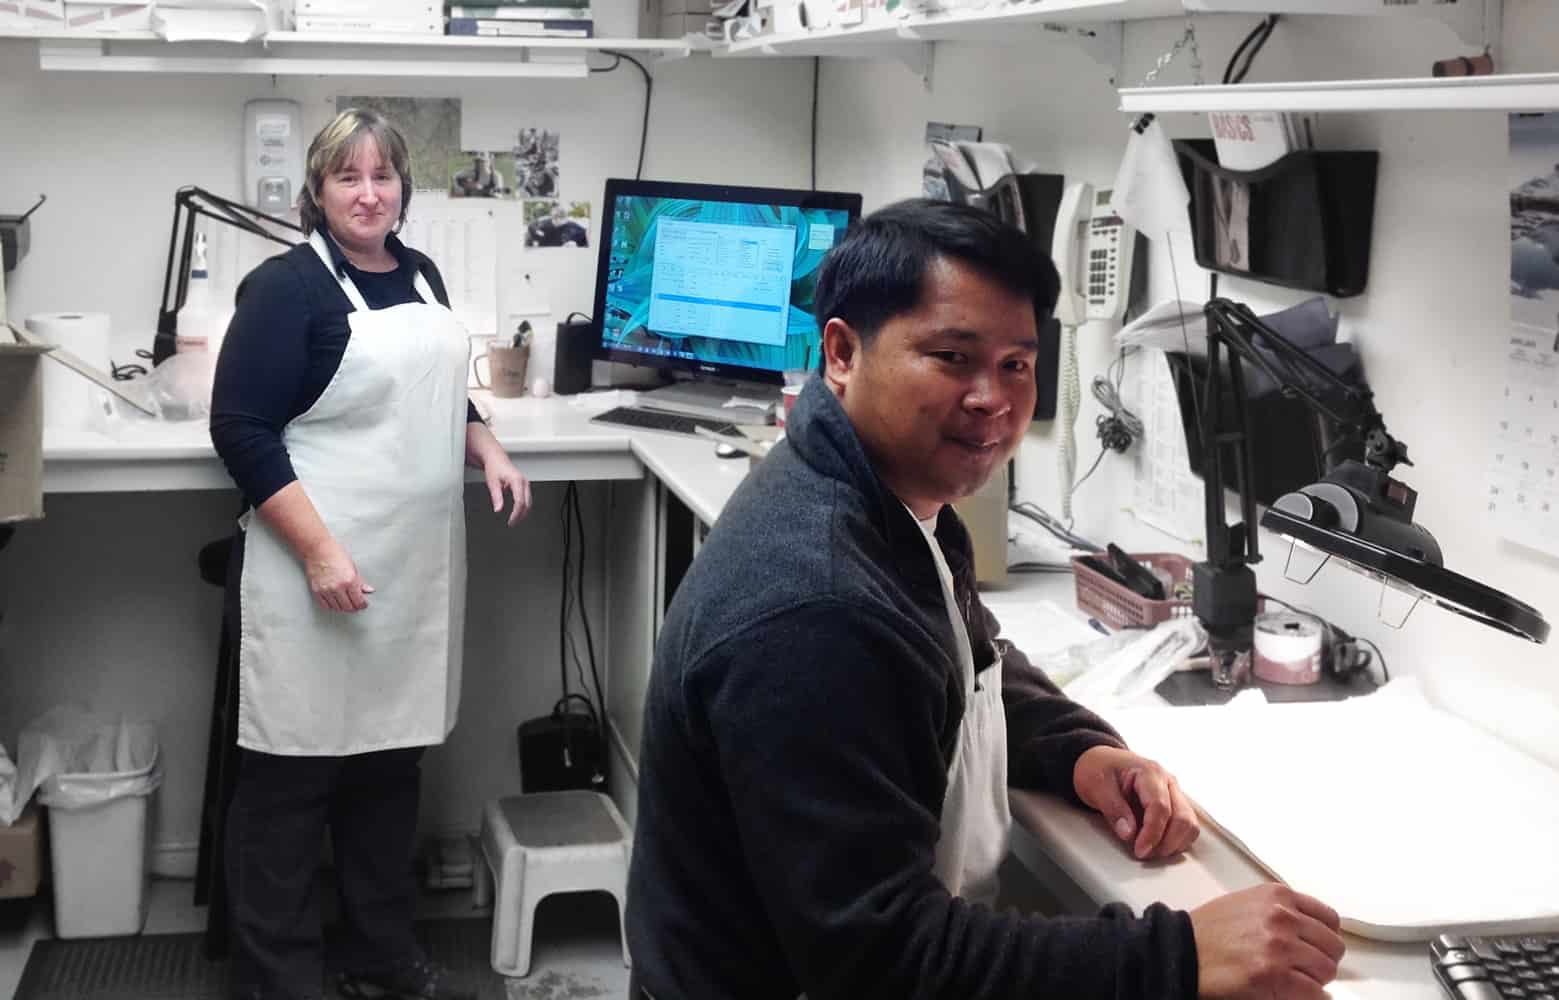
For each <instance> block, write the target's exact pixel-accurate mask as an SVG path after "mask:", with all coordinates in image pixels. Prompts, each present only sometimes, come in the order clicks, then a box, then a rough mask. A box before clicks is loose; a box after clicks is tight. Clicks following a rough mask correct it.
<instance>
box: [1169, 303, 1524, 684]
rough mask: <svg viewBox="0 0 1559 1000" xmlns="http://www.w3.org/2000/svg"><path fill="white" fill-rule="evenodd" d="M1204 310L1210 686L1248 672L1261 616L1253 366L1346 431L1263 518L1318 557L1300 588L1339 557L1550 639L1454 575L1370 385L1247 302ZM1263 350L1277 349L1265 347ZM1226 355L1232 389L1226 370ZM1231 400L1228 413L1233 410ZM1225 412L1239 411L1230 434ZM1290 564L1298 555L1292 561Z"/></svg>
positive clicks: (1506, 598) (1517, 609) (1489, 621)
mask: <svg viewBox="0 0 1559 1000" xmlns="http://www.w3.org/2000/svg"><path fill="white" fill-rule="evenodd" d="M1205 312H1206V314H1207V374H1206V377H1205V379H1204V382H1203V385H1204V389H1203V395H1202V399H1201V434H1202V445H1203V455H1204V467H1203V480H1204V486H1205V500H1206V518H1207V520H1206V527H1207V560H1206V561H1205V562H1200V563H1197V564H1196V565H1195V566H1194V567H1193V569H1192V582H1193V587H1194V593H1193V595H1192V610H1193V612H1194V613H1195V615H1196V617H1197V618H1198V620H1200V621H1201V623H1202V625H1203V626H1204V627H1205V628H1206V629H1207V633H1208V648H1209V654H1210V660H1211V664H1212V671H1213V682H1214V684H1216V685H1218V686H1220V687H1232V686H1234V685H1235V684H1238V683H1239V681H1240V679H1241V678H1242V677H1243V676H1244V675H1245V673H1246V671H1247V669H1248V666H1249V663H1250V654H1251V642H1252V631H1253V628H1254V622H1255V617H1256V609H1257V604H1256V600H1257V598H1256V575H1255V573H1254V572H1252V571H1251V568H1250V567H1251V565H1252V564H1254V563H1257V562H1260V561H1261V554H1260V550H1259V548H1258V542H1257V531H1256V523H1257V521H1256V501H1255V499H1254V496H1253V492H1252V490H1251V489H1250V488H1249V485H1250V470H1251V468H1252V440H1251V434H1250V421H1249V416H1248V399H1247V395H1246V388H1245V382H1244V378H1243V374H1242V368H1243V365H1244V364H1246V363H1249V364H1252V365H1254V366H1256V367H1257V368H1259V369H1260V370H1261V371H1262V372H1263V373H1265V374H1266V375H1267V377H1269V378H1271V379H1272V380H1273V381H1274V382H1275V383H1277V385H1278V386H1279V388H1280V391H1281V392H1282V393H1283V394H1284V395H1285V396H1287V397H1289V398H1293V399H1299V400H1301V401H1303V402H1304V403H1305V404H1306V405H1307V406H1308V407H1309V408H1310V409H1311V410H1313V411H1315V412H1316V413H1318V414H1320V415H1321V416H1323V417H1325V418H1327V420H1328V421H1330V422H1331V424H1332V425H1333V426H1334V427H1336V428H1337V429H1339V430H1340V432H1341V437H1339V438H1337V439H1336V440H1334V441H1332V442H1331V443H1329V444H1328V445H1327V447H1326V455H1327V464H1328V471H1327V473H1326V475H1325V476H1323V477H1322V478H1321V480H1320V481H1319V482H1316V483H1312V484H1311V485H1309V486H1305V487H1302V488H1301V489H1299V490H1297V491H1296V492H1293V493H1289V494H1286V495H1284V496H1282V497H1279V498H1278V500H1277V501H1276V502H1275V503H1273V504H1272V505H1271V506H1269V507H1268V508H1267V511H1266V513H1264V514H1263V515H1262V516H1261V521H1260V524H1261V526H1262V527H1263V528H1266V529H1268V530H1269V531H1273V532H1276V533H1277V534H1279V535H1283V536H1286V537H1287V538H1289V539H1290V540H1291V542H1292V543H1293V545H1294V546H1295V547H1300V546H1302V547H1305V548H1308V549H1310V550H1313V551H1314V552H1316V553H1319V555H1320V556H1321V557H1322V560H1321V562H1320V563H1319V564H1318V565H1317V566H1316V568H1315V570H1314V571H1313V572H1311V573H1310V574H1309V576H1308V577H1306V578H1304V579H1303V580H1301V581H1300V582H1303V583H1308V582H1310V580H1311V579H1314V577H1315V574H1316V573H1318V572H1320V569H1321V568H1322V567H1323V566H1325V565H1326V562H1327V561H1330V560H1331V559H1333V558H1335V559H1338V560H1340V561H1341V562H1342V563H1343V564H1344V565H1346V566H1347V567H1348V568H1350V569H1353V570H1355V571H1357V572H1360V573H1363V574H1364V575H1366V576H1368V577H1371V578H1373V579H1376V580H1379V581H1380V582H1381V584H1382V586H1387V585H1389V586H1392V587H1394V588H1396V589H1399V590H1402V591H1405V592H1407V593H1408V594H1409V595H1410V596H1412V597H1413V598H1414V603H1413V607H1416V606H1417V603H1418V602H1419V601H1429V602H1430V603H1433V604H1437V605H1439V606H1440V607H1442V608H1445V609H1447V610H1450V611H1454V612H1456V613H1457V614H1460V615H1464V616H1466V617H1468V618H1471V619H1472V620H1474V621H1477V622H1482V623H1483V624H1485V625H1489V626H1491V627H1493V628H1497V629H1500V630H1501V631H1504V632H1509V633H1510V634H1512V635H1517V636H1520V637H1522V638H1523V639H1528V640H1530V641H1532V642H1538V643H1541V642H1546V641H1547V640H1548V622H1547V621H1546V620H1545V619H1544V618H1543V615H1542V614H1541V613H1540V612H1539V611H1538V610H1537V609H1536V608H1533V607H1531V606H1530V605H1528V604H1524V603H1523V602H1521V601H1518V600H1516V599H1515V598H1514V597H1511V596H1510V595H1508V594H1504V593H1501V592H1500V591H1498V590H1494V589H1493V588H1491V587H1487V586H1485V585H1483V584H1481V583H1478V582H1477V581H1476V580H1470V579H1468V578H1467V577H1465V576H1462V575H1460V574H1459V573H1454V572H1452V571H1451V570H1448V569H1446V568H1445V563H1444V559H1443V558H1442V556H1441V553H1440V546H1439V545H1438V544H1437V543H1436V542H1435V539H1434V536H1433V535H1431V534H1430V533H1429V532H1428V531H1427V530H1425V529H1424V528H1423V527H1422V526H1420V525H1417V524H1414V523H1413V509H1414V506H1415V504H1416V502H1417V499H1418V494H1417V493H1416V492H1415V491H1414V490H1413V489H1412V488H1411V487H1409V486H1408V485H1407V484H1405V483H1403V482H1401V481H1400V480H1397V479H1393V478H1392V476H1391V473H1392V471H1393V470H1394V469H1395V468H1396V467H1397V466H1398V465H1412V464H1413V463H1412V462H1411V461H1409V460H1408V455H1407V446H1406V445H1405V444H1403V443H1402V442H1400V441H1398V440H1397V439H1396V438H1394V437H1392V436H1391V434H1390V433H1389V432H1388V431H1387V430H1386V425H1385V421H1384V420H1383V419H1382V418H1381V415H1380V412H1379V411H1378V410H1376V409H1375V403H1374V394H1373V393H1372V392H1371V391H1370V389H1369V387H1368V386H1365V385H1353V384H1349V383H1347V382H1345V381H1343V380H1342V379H1341V378H1338V377H1337V376H1336V375H1335V374H1333V373H1332V372H1331V371H1330V370H1329V369H1327V368H1326V366H1325V365H1322V364H1321V363H1320V362H1318V361H1316V360H1315V359H1314V358H1312V357H1310V356H1309V355H1308V354H1306V353H1305V352H1304V351H1303V350H1301V349H1300V348H1298V347H1296V346H1294V345H1293V344H1292V343H1291V342H1289V341H1288V340H1286V339H1285V338H1284V337H1283V336H1282V335H1281V334H1279V333H1278V332H1277V331H1276V330H1273V329H1272V328H1271V327H1269V326H1267V325H1266V324H1265V323H1263V322H1262V321H1261V319H1260V318H1258V317H1257V316H1256V314H1255V313H1254V312H1252V311H1251V309H1250V307H1249V306H1246V305H1243V304H1241V303H1237V302H1233V301H1231V300H1229V299H1223V298H1215V299H1213V300H1211V301H1210V302H1208V303H1207V305H1206V307H1205ZM1258 345H1259V346H1260V347H1261V348H1263V349H1264V350H1265V352H1269V353H1263V351H1261V350H1257V346H1258ZM1225 350H1226V351H1227V352H1228V379H1227V382H1225V380H1224V379H1223V378H1222V377H1221V373H1220V369H1221V367H1222V365H1221V363H1220V359H1221V357H1222V354H1223V352H1224V351H1225ZM1225 393H1228V397H1227V401H1228V403H1229V404H1232V405H1226V402H1225V400H1226V397H1225ZM1226 411H1232V413H1233V414H1234V420H1233V425H1232V426H1230V425H1229V421H1228V420H1227V418H1226ZM1345 444H1351V445H1353V446H1354V448H1355V451H1357V450H1360V449H1359V446H1361V445H1362V453H1363V460H1362V461H1360V460H1358V459H1354V458H1348V459H1344V460H1342V461H1334V460H1333V456H1334V455H1335V454H1336V452H1337V451H1338V450H1339V448H1340V447H1341V446H1343V445H1345ZM1231 473H1232V476H1231ZM1231 480H1232V481H1231ZM1231 485H1232V486H1234V487H1235V488H1236V489H1238V490H1239V493H1240V501H1241V516H1242V519H1241V521H1240V523H1238V524H1234V525H1230V524H1228V523H1227V519H1226V517H1225V488H1226V487H1227V486H1231ZM1292 560H1293V550H1292V549H1291V551H1290V563H1291V564H1292ZM1410 613H1411V609H1410V610H1409V614H1410ZM1405 621H1406V617H1405V616H1404V618H1403V622H1405Z"/></svg>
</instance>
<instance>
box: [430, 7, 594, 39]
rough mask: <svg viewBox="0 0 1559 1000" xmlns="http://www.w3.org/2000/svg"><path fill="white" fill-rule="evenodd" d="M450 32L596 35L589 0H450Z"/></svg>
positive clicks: (568, 36)
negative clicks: (462, 0) (463, 1)
mask: <svg viewBox="0 0 1559 1000" xmlns="http://www.w3.org/2000/svg"><path fill="white" fill-rule="evenodd" d="M449 33H450V34H451V35H488V36H492V37H495V38H506V37H522V38H593V37H595V20H594V17H593V16H592V13H591V10H590V0H486V2H483V3H479V4H458V3H455V4H450V6H449Z"/></svg>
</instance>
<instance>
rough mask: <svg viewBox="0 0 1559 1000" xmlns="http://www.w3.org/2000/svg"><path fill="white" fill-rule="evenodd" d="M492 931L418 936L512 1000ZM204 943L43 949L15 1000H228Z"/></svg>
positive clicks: (152, 940)
mask: <svg viewBox="0 0 1559 1000" xmlns="http://www.w3.org/2000/svg"><path fill="white" fill-rule="evenodd" d="M491 928H492V923H491V921H489V920H488V919H486V918H476V919H450V920H423V921H418V923H417V936H418V938H419V939H420V940H421V941H422V947H423V949H424V950H425V951H426V952H427V954H428V956H429V957H430V958H432V959H433V960H434V961H435V962H438V963H439V964H441V965H444V966H446V967H448V968H450V969H452V970H453V971H454V972H455V974H456V976H457V977H458V978H459V979H461V980H462V981H464V982H467V983H470V984H472V985H474V986H477V987H479V989H480V994H479V995H480V997H481V1000H509V998H510V997H511V996H512V995H513V994H512V993H511V991H509V990H508V989H506V986H505V981H504V979H503V977H502V976H499V975H498V974H497V973H496V972H494V971H493V970H492V966H491V965H489V964H488V958H489V950H488V949H489V945H490V941H491V939H490V934H491ZM202 939H203V935H201V934H198V933H196V934H154V935H143V936H140V937H123V938H89V939H81V940H74V941H60V940H55V939H45V940H41V941H37V942H34V944H33V946H32V951H31V952H30V953H29V954H28V956H27V967H26V968H25V969H24V970H23V971H22V981H21V984H20V985H19V986H17V988H16V994H15V998H14V1000H228V992H227V987H228V983H227V963H226V962H208V961H206V958H205V955H204V953H203V952H202V946H201V942H202ZM533 985H539V984H533ZM333 995H334V994H333V992H332V993H331V994H327V996H333ZM543 995H545V994H543ZM565 995H566V994H565ZM521 996H524V994H523V993H522V994H521Z"/></svg>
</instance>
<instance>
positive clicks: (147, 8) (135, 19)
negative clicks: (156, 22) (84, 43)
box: [65, 0, 152, 31]
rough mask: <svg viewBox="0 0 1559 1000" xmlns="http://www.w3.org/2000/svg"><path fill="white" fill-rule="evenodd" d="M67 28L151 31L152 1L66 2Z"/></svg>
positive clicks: (68, 0) (72, 0) (74, 0)
mask: <svg viewBox="0 0 1559 1000" xmlns="http://www.w3.org/2000/svg"><path fill="white" fill-rule="evenodd" d="M65 27H67V28H71V29H78V30H82V31H150V30H152V4H151V0H144V2H141V3H135V2H124V0H122V2H120V3H78V2H77V0H65Z"/></svg>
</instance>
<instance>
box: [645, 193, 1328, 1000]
mask: <svg viewBox="0 0 1559 1000" xmlns="http://www.w3.org/2000/svg"><path fill="white" fill-rule="evenodd" d="M1058 287H1059V282H1058V279H1057V277H1056V272H1055V268H1054V267H1053V266H1052V265H1051V264H1050V262H1049V261H1048V260H1047V259H1046V258H1045V257H1044V256H1043V255H1042V254H1040V253H1039V252H1037V251H1036V250H1035V249H1034V248H1033V246H1032V244H1031V243H1030V242H1029V241H1028V239H1027V237H1025V236H1024V235H1023V234H1022V233H1021V232H1019V231H1017V230H1016V229H1013V228H1011V227H1008V226H1006V225H1004V224H1002V223H1000V222H999V221H997V220H996V219H995V218H994V217H992V216H989V215H986V214H984V213H981V212H979V211H976V210H974V209H970V208H966V207H963V206H957V205H951V204H946V203H940V202H930V201H911V202H903V203H900V204H897V205H893V206H890V207H888V208H885V209H883V210H881V211H879V212H877V213H876V214H875V215H872V216H871V217H869V218H867V219H865V220H864V221H862V222H861V223H859V224H858V225H856V226H855V227H854V228H852V229H851V230H850V231H849V233H847V234H846V235H845V237H844V239H843V240H842V242H841V243H840V244H839V245H838V246H836V247H835V248H834V249H833V250H832V251H831V252H830V254H829V256H828V258H827V259H826V260H825V261H824V263H823V265H822V269H821V272H820V274H819V276H818V281H817V293H816V312H817V317H818V322H819V323H820V324H821V325H822V327H823V359H824V360H823V368H822V371H821V373H820V375H819V376H817V377H814V378H813V379H812V380H811V381H810V382H809V383H808V384H807V386H806V387H805V389H804V390H803V391H802V394H801V398H800V399H799V401H798V402H797V403H796V406H795V409H794V411H793V412H792V413H791V415H790V418H789V421H788V423H787V426H786V433H787V437H786V440H785V441H784V442H783V443H782V444H780V445H779V446H778V447H776V448H775V450H774V451H772V452H771V453H770V454H769V457H768V458H767V459H766V460H765V461H764V463H763V464H762V465H761V466H759V468H758V469H757V471H756V472H755V473H754V474H753V475H751V476H749V477H748V479H747V481H746V482H745V483H743V485H742V486H741V488H740V489H738V490H737V492H736V494H735V496H733V497H732V499H731V502H730V503H729V504H728V505H727V506H726V508H725V511H724V513H723V514H722V516H721V518H720V520H719V522H718V523H717V524H716V525H715V527H714V530H713V531H712V532H711V534H710V536H709V539H708V541H707V542H706V543H705V545H704V547H703V549H702V551H701V552H700V553H699V556H698V558H697V559H696V560H695V561H694V563H693V566H692V567H691V569H690V571H689V572H688V574H687V576H686V577H685V578H684V579H683V581H682V584H681V586H680V588H679V589H678V591H677V595H676V599H675V600H674V601H673V602H672V606H671V608H670V610H669V612H668V614H667V617H666V623H665V628H664V630H663V631H662V633H661V635H660V638H659V641H658V643H657V646H656V651H655V664H654V668H653V670H652V673H651V677H650V682H649V689H648V692H647V695H646V703H645V710H644V730H643V744H642V751H641V758H640V766H641V769H640V774H639V780H640V784H639V809H638V819H637V825H636V828H635V839H634V848H633V867H632V871H631V873H630V880H629V890H628V897H629V898H628V916H627V921H628V937H629V945H630V948H631V951H632V953H633V957H634V983H633V985H632V987H631V989H630V994H631V996H632V997H633V1000H641V998H652V1000H714V998H731V1000H795V998H796V997H797V996H798V995H802V994H805V996H807V997H808V998H810V1000H835V998H841V1000H843V998H851V1000H855V998H865V997H883V998H893V1000H907V998H945V1000H980V998H987V997H1003V998H1006V997H1012V998H1017V997H1024V998H1035V1000H1039V998H1055V1000H1087V998H1095V997H1097V998H1109V1000H1139V998H1140V1000H1180V998H1189V997H1194V996H1197V995H1201V996H1204V997H1231V998H1232V997H1240V998H1244V997H1251V998H1254V997H1263V998H1278V1000H1284V998H1299V997H1303V998H1313V1000H1321V998H1323V997H1324V993H1323V990H1322V984H1324V983H1326V982H1328V981H1330V980H1331V979H1332V978H1333V977H1334V976H1335V975H1336V973H1337V963H1338V960H1339V959H1340V957H1341V955H1342V952H1343V942H1342V939H1341V937H1340V936H1339V935H1338V930H1337V929H1338V918H1337V915H1336V914H1335V913H1334V912H1333V911H1332V910H1330V909H1329V908H1328V907H1326V906H1325V905H1324V904H1322V903H1320V902H1319V901H1317V900H1314V899H1311V898H1310V897H1307V896H1304V895H1301V894H1299V893H1297V892H1294V891H1292V890H1289V889H1287V888H1284V887H1281V886H1276V885H1268V886H1259V887H1256V888H1253V889H1249V890H1245V891H1243V892H1239V893H1234V894H1231V895H1229V896H1226V897H1223V898H1221V899H1217V900H1214V901H1212V902H1210V903H1208V904H1206V905H1205V906H1202V907H1200V908H1199V909H1197V910H1195V911H1193V912H1191V913H1185V912H1179V911H1174V910H1171V909H1169V908H1168V907H1165V906H1163V905H1154V906H1152V907H1150V908H1148V910H1147V912H1146V913H1144V914H1143V915H1141V916H1136V915H1134V914H1132V913H1131V912H1129V911H1128V910H1127V909H1126V908H1125V907H1122V906H1119V905H1114V906H1109V907H1106V908H1105V909H1104V910H1103V911H1102V912H1101V913H1100V914H1099V915H1098V916H1097V917H1092V918H1072V917H1067V918H1054V919H1047V918H1043V917H1038V916H1024V915H1020V914H1017V913H1013V912H1006V913H998V912H995V911H994V910H993V909H992V908H991V906H990V905H989V904H990V903H991V902H992V901H993V900H994V898H995V894H996V869H997V866H998V865H999V864H1000V863H1001V861H1002V859H1003V857H1005V855H1006V853H1007V845H1008V836H1009V831H1010V825H1011V816H1010V814H1009V812H1008V808H1007V789H1008V786H1009V785H1012V786H1016V787H1023V788H1033V789H1040V790H1043V791H1048V792H1053V793H1055V794H1057V795H1060V796H1062V797H1064V798H1065V799H1067V800H1068V801H1071V802H1073V803H1074V804H1080V805H1084V806H1087V807H1090V808H1093V809H1095V810H1098V811H1099V812H1101V813H1103V814H1104V816H1105V818H1106V820H1107V821H1108V822H1109V824H1110V826H1111V828H1112V829H1113V830H1114V832H1115V834H1116V835H1117V836H1118V837H1119V838H1120V840H1121V841H1122V842H1123V843H1124V844H1125V845H1127V847H1128V849H1130V850H1131V851H1132V852H1133V854H1134V855H1135V856H1136V857H1138V858H1140V859H1143V860H1147V859H1151V858H1164V857H1168V856H1171V855H1174V854H1177V853H1179V852H1181V851H1184V850H1185V849H1186V848H1187V847H1188V846H1189V845H1190V844H1191V843H1192V841H1193V840H1195V838H1196V836H1197V834H1198V832H1199V828H1198V825H1197V819H1196V815H1195V812H1194V810H1193V807H1192V805H1191V803H1190V802H1189V801H1188V800H1187V799H1186V797H1185V796H1184V795H1183V794H1182V793H1181V792H1180V791H1179V790H1178V788H1177V787H1176V784H1175V781H1174V779H1173V778H1172V777H1171V776H1170V775H1169V774H1167V773H1166V772H1165V771H1164V770H1163V769H1162V768H1161V767H1159V766H1158V765H1157V764H1155V763H1154V762H1152V761H1150V760H1147V759H1145V758H1143V757H1140V756H1138V755H1136V754H1134V753H1132V752H1131V751H1129V750H1127V749H1126V748H1125V746H1124V745H1123V743H1122V741H1121V739H1120V737H1119V736H1118V735H1117V734H1116V733H1115V732H1114V730H1112V729H1111V728H1110V727H1109V726H1108V725H1107V724H1106V723H1105V722H1104V721H1103V720H1101V719H1099V718H1098V717H1096V716H1095V715H1093V714H1092V713H1090V712H1088V711H1087V710H1085V709H1083V708H1082V707H1080V706H1078V705H1077V704H1075V703H1073V702H1071V701H1070V700H1068V699H1067V698H1066V697H1065V696H1064V695H1062V694H1061V693H1060V692H1059V691H1058V690H1057V688H1056V687H1055V685H1053V684H1052V683H1050V681H1049V679H1048V678H1046V677H1045V676H1044V675H1043V674H1042V673H1040V672H1039V671H1038V670H1036V669H1034V668H1033V667H1031V666H1030V665H1029V663H1028V661H1027V659H1026V658H1025V657H1024V656H1023V654H1022V653H1021V652H1020V651H1018V650H1017V649H1015V648H1013V647H1011V646H1010V645H1008V644H1007V643H1005V642H1004V641H1001V640H998V639H995V636H996V635H997V634H998V625H997V622H996V620H995V618H994V617H993V616H992V615H991V613H990V612H989V611H988V610H986V609H985V608H984V606H982V605H981V603H980V599H979V595H978V594H977V593H976V592H975V583H974V572H973V559H972V552H971V548H970V542H969V536H968V534H967V533H966V532H965V530H964V527H963V525H962V523H961V522H960V521H959V519H958V517H957V515H956V514H955V513H954V512H953V510H952V509H951V508H950V507H949V506H947V505H948V504H949V503H951V502H952V501H955V500H958V499H960V498H963V497H967V496H969V495H971V494H972V493H974V492H975V491H976V490H978V489H979V487H980V485H981V484H982V483H984V482H985V481H986V479H987V478H988V477H989V476H990V475H991V474H992V472H993V471H994V470H996V469H997V468H999V467H1000V465H1001V464H1002V463H1004V462H1006V461H1007V459H1008V457H1009V456H1010V455H1011V454H1012V453H1013V451H1014V450H1015V449H1016V448H1017V446H1018V444H1019V442H1020V441H1021V440H1022V438H1023V435H1024V431H1025V429H1026V428H1027V426H1028V423H1029V419H1030V415H1031V414H1032V412H1033V409H1034V394H1035V391H1036V384H1035V378H1034V371H1033V368H1034V362H1035V355H1036V352H1037V349H1038V325H1039V322H1040V320H1041V319H1043V318H1045V317H1048V316H1049V314H1050V312H1051V310H1052V308H1053V307H1054V305H1055V300H1056V295H1057V291H1058Z"/></svg>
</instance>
